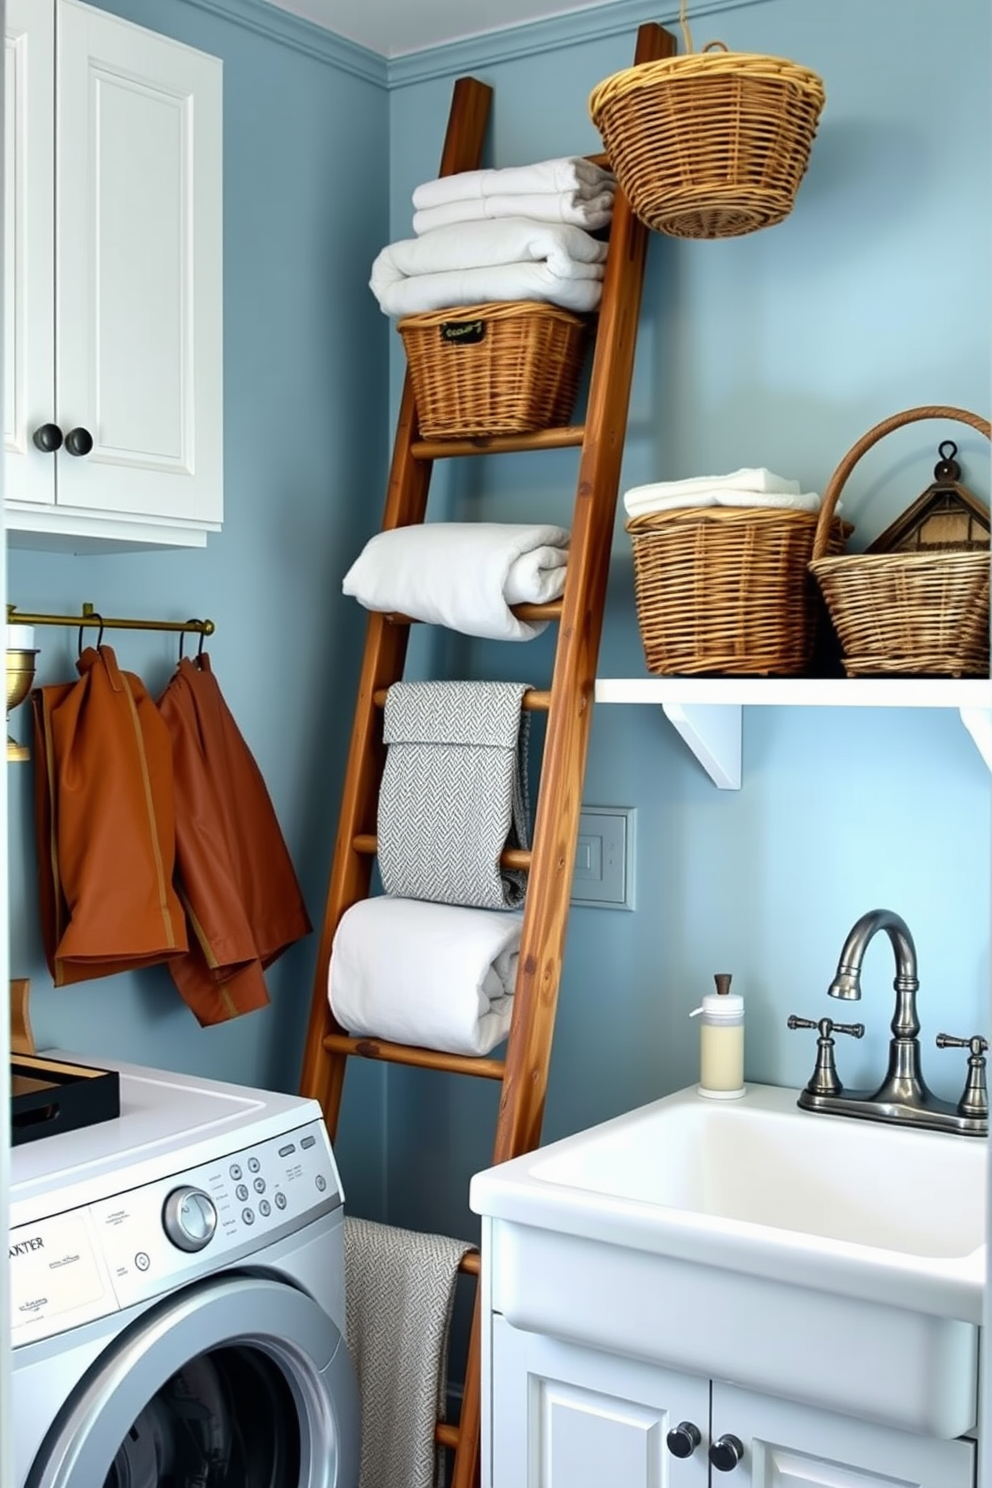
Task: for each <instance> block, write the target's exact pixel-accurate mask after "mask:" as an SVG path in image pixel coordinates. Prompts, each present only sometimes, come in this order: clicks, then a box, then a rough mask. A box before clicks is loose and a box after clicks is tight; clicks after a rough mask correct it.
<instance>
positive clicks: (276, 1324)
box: [26, 1276, 361, 1488]
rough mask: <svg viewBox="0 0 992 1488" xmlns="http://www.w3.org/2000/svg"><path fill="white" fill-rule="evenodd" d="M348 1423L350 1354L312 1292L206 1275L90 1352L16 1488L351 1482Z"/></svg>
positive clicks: (355, 1410)
mask: <svg viewBox="0 0 992 1488" xmlns="http://www.w3.org/2000/svg"><path fill="white" fill-rule="evenodd" d="M360 1429H361V1423H360V1411H359V1402H358V1387H357V1384H356V1382H355V1373H354V1370H353V1368H352V1365H351V1360H350V1358H349V1357H348V1350H347V1348H346V1347H345V1344H344V1341H343V1340H342V1338H341V1334H340V1332H339V1331H338V1329H337V1327H336V1326H335V1324H334V1323H333V1322H332V1321H331V1319H330V1318H329V1317H328V1316H327V1315H326V1313H324V1312H323V1310H322V1309H321V1308H320V1307H318V1305H317V1304H316V1303H315V1302H314V1301H313V1300H312V1298H310V1297H308V1296H307V1295H306V1294H305V1293H303V1292H300V1291H297V1290H296V1289H295V1288H293V1287H291V1286H288V1285H286V1284H285V1283H282V1282H276V1281H270V1280H267V1279H258V1278H252V1277H230V1276H229V1277H216V1278H213V1279H212V1280H210V1281H205V1282H202V1283H199V1284H197V1285H196V1286H191V1287H189V1288H187V1289H186V1290H185V1291H183V1292H178V1293H176V1294H175V1295H174V1296H172V1297H170V1298H168V1299H167V1300H166V1301H163V1302H162V1303H160V1304H159V1305H158V1306H157V1307H153V1308H150V1309H149V1310H148V1311H147V1312H145V1313H143V1314H142V1315H141V1317H140V1318H139V1319H138V1320H137V1321H136V1322H135V1323H134V1324H132V1326H131V1327H130V1328H128V1329H126V1330H125V1331H124V1332H123V1333H121V1334H120V1336H119V1337H118V1338H117V1339H116V1340H115V1342H114V1344H113V1345H112V1346H111V1347H110V1348H109V1349H107V1350H106V1352H105V1353H104V1354H102V1355H101V1356H100V1358H99V1359H98V1360H97V1362H96V1364H95V1365H94V1366H93V1368H92V1369H91V1370H90V1372H89V1373H88V1374H87V1375H86V1376H85V1377H84V1378H83V1379H82V1380H81V1381H80V1384H79V1386H78V1387H77V1389H76V1390H75V1391H74V1392H73V1394H72V1395H71V1396H70V1398H69V1399H68V1400H67V1402H66V1404H65V1406H64V1407H63V1408H62V1410H61V1411H60V1412H59V1415H58V1416H57V1418H56V1420H55V1422H54V1424H53V1426H52V1428H51V1430H50V1431H49V1433H48V1436H47V1437H46V1439H45V1441H44V1443H43V1445H42V1448H41V1451H40V1452H39V1454H38V1457H37V1459H36V1461H35V1463H34V1465H33V1467H32V1469H31V1472H30V1474H29V1475H28V1480H27V1484H26V1488H101V1485H102V1488H356V1485H357V1483H358V1470H359V1460H360V1450H361V1441H360Z"/></svg>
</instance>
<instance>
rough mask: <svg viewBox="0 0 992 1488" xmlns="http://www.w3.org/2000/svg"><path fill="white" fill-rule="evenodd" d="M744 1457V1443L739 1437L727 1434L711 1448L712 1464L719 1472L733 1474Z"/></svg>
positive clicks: (719, 1438) (718, 1439)
mask: <svg viewBox="0 0 992 1488" xmlns="http://www.w3.org/2000/svg"><path fill="white" fill-rule="evenodd" d="M743 1456H744V1443H743V1442H742V1441H741V1439H740V1437H739V1436H731V1434H730V1432H729V1431H728V1432H726V1433H725V1434H724V1435H723V1436H721V1437H718V1438H717V1440H716V1441H715V1442H714V1443H713V1444H712V1446H711V1447H710V1462H711V1463H712V1464H713V1466H714V1467H715V1468H716V1470H717V1472H733V1470H734V1468H735V1467H736V1466H737V1464H738V1463H739V1462H740V1461H741V1459H742V1458H743Z"/></svg>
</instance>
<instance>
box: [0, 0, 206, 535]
mask: <svg viewBox="0 0 992 1488" xmlns="http://www.w3.org/2000/svg"><path fill="white" fill-rule="evenodd" d="M5 57H6V64H5V67H6V70H5V78H6V84H5V109H6V112H5V121H6V122H5V183H4V184H5V193H4V196H5V199H4V241H5V255H4V257H5V264H4V267H5V275H4V281H5V283H4V292H5V324H4V350H5V366H6V369H7V375H6V378H5V386H4V395H5V418H4V434H5V444H4V447H5V465H4V471H5V494H4V506H5V513H6V525H7V531H8V542H9V543H10V544H11V545H12V546H21V547H38V548H56V549H63V550H68V551H86V550H92V549H97V550H106V551H113V549H114V548H115V547H120V546H122V545H123V546H126V547H154V546H160V545H166V546H185V547H189V546H203V545H204V544H205V542H206V535H207V533H208V532H214V531H217V530H218V529H219V528H220V525H221V520H222V516H223V372H222V369H223V323H222V322H223V314H222V272H223V270H222V210H223V205H222V203H223V194H222V180H221V172H222V130H223V122H222V113H221V91H222V64H221V62H220V61H219V60H218V59H217V58H215V57H210V56H207V55H206V54H205V53H203V52H199V51H197V50H195V49H194V48H191V47H188V46H183V45H180V44H179V43H177V42H175V41H172V40H171V39H169V38H168V37H165V36H161V35H158V34H157V33H155V32H152V31H148V30H146V29H145V28H143V27H140V26H136V25H133V24H131V23H130V22H127V21H124V20H121V19H119V18H118V17H116V16H112V15H109V14H108V13H107V12H105V11H101V10H98V9H96V8H95V7H92V6H88V5H83V4H80V3H78V0H7V6H6V47H5ZM42 429H44V430H46V431H47V433H46V434H45V435H39V431H40V430H42ZM70 434H72V435H73V436H74V437H72V438H70V437H68V436H70ZM36 436H37V437H41V438H43V439H44V440H46V441H47V442H48V444H49V445H54V447H53V448H51V449H42V448H39V447H38V444H37V442H36ZM88 443H89V447H88V448H87V444H88Z"/></svg>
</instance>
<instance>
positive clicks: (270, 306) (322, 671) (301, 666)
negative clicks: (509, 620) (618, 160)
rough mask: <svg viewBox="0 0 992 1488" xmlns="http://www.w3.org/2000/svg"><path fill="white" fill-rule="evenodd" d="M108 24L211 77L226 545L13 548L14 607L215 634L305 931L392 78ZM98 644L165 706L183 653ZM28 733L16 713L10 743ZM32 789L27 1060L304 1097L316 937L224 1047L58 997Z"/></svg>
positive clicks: (226, 1033)
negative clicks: (125, 1063)
mask: <svg viewBox="0 0 992 1488" xmlns="http://www.w3.org/2000/svg"><path fill="white" fill-rule="evenodd" d="M106 8H107V9H113V10H114V11H116V12H118V13H120V14H121V15H123V16H125V17H126V18H128V19H131V20H135V21H138V22H140V23H141V24H143V25H146V26H149V27H151V28H153V29H155V30H159V31H162V32H165V33H167V34H170V35H173V36H175V37H177V38H178V39H179V40H181V41H184V42H187V43H189V44H191V45H193V46H196V47H200V48H202V49H203V50H204V51H206V52H209V53H212V54H214V55H216V56H219V57H221V58H222V59H223V62H224V352H225V356H224V366H225V386H224V419H225V500H226V514H225V521H224V528H223V532H222V533H220V534H219V535H216V536H212V537H211V538H210V539H209V542H208V545H207V548H206V549H205V550H202V551H194V552H181V551H180V552H164V553H139V554H127V555H125V554H114V555H111V556H102V555H101V556H84V557H73V556H52V555H49V554H38V553H26V552H21V551H13V550H12V551H11V552H10V554H9V558H8V575H9V589H8V598H9V599H10V600H12V601H14V602H16V603H17V605H18V606H19V607H20V608H22V609H24V610H36V611H37V610H41V611H52V612H55V613H78V611H79V607H80V605H81V604H82V602H83V601H85V600H90V601H92V602H93V603H94V604H95V605H96V607H97V608H98V609H100V610H102V611H103V612H104V613H105V614H108V615H120V616H130V615H133V616H147V617H150V618H163V619H169V618H171V619H184V618H186V617H187V616H189V615H208V616H210V617H211V618H212V619H213V620H214V621H215V623H216V626H217V630H216V634H215V635H214V636H213V638H212V639H211V641H210V643H209V651H210V654H211V657H212V659H213V663H214V668H215V671H216V674H217V677H218V680H219V682H220V685H221V687H222V689H223V691H224V694H225V697H226V698H227V701H228V703H229V705H230V708H231V710H232V712H233V714H234V716H235V718H236V719H237V721H238V723H239V725H240V727H241V729H242V732H243V733H244V735H245V738H246V739H247V741H248V744H249V747H250V748H251V750H252V751H253V753H254V754H255V757H256V759H257V760H258V763H259V766H260V768H261V770H262V772H263V774H264V776H265V779H266V781H267V783H268V786H269V790H270V792H271V795H272V798H273V801H274V804H275V807H276V810H277V812H278V815H279V818H280V821H281V824H282V827H283V831H284V834H285V836H286V838H287V841H288V843H289V845H290V849H291V852H292V855H293V859H294V862H295V864H296V866H297V870H298V872H299V874H300V878H301V881H302V884H303V886H304V891H305V895H306V899H307V903H308V906H309V909H310V914H311V918H312V920H313V921H314V924H315V925H317V924H319V921H320V917H321V915H322V910H323V897H324V889H325V884H326V874H327V865H328V861H329V857H330V851H331V846H332V843H333V837H334V830H335V823H336V814H337V802H338V795H339V789H340V781H341V774H342V769H343V761H344V751H345V746H346V741H347V732H348V726H349V724H348V720H349V712H350V706H351V699H352V697H353V695H354V690H355V684H356V679H357V672H358V663H359V659H360V650H361V635H362V625H361V619H360V616H359V614H358V613H356V609H357V607H353V606H350V605H345V604H343V603H341V601H340V599H339V598H338V596H339V594H340V582H341V577H342V574H343V573H344V571H345V569H346V567H347V565H348V563H350V561H351V559H352V557H353V556H354V553H355V551H356V550H357V549H358V548H359V547H360V546H361V543H362V542H363V541H364V540H365V538H366V537H367V536H368V534H369V532H370V531H371V530H372V529H373V528H374V527H375V526H376V525H377V523H378V520H379V514H380V512H381V507H382V491H383V486H384V481H385V470H386V465H385V450H386V448H387V444H388V428H387V419H388V410H387V407H386V388H387V380H386V359H387V354H386V345H387V334H388V328H387V326H386V323H385V322H384V320H383V317H382V315H381V314H380V312H379V309H378V306H377V305H376V303H375V300H374V298H373V296H372V294H371V292H370V291H369V290H367V289H366V287H365V286H366V284H367V280H368V271H369V266H370V264H371V262H372V259H373V257H374V256H375V253H376V252H378V250H379V248H380V247H381V245H382V242H383V240H384V238H385V236H386V232H387V215H386V213H387V181H388V174H389V154H388V152H389V141H388V94H387V91H386V87H385V65H384V63H383V62H382V61H381V59H379V58H376V57H373V56H371V55H370V54H367V53H359V52H358V51H357V50H356V49H353V48H349V47H347V46H345V45H344V44H337V43H336V42H334V41H333V39H331V38H328V37H327V36H326V35H325V34H324V33H322V32H320V31H318V30H316V29H315V28H313V27H308V26H305V25H303V24H301V23H296V22H295V21H293V20H292V19H291V18H289V17H287V16H285V14H284V13H283V12H280V11H276V10H274V9H272V8H271V7H268V6H263V5H258V4H256V3H255V0H238V3H237V4H236V5H235V4H228V3H226V0H206V3H205V4H204V5H199V4H186V3H177V0H114V3H111V4H108V6H107V7H106ZM235 17H238V18H240V19H242V20H243V21H244V24H237V23H236V21H235V19H234V18H235ZM38 638H39V643H40V645H41V647H42V651H41V656H40V657H39V662H40V670H39V680H40V681H42V682H49V681H55V680H61V679H63V678H67V677H70V676H72V675H73V664H74V661H75V656H76V632H75V631H74V630H72V631H70V630H61V629H45V630H43V631H40V632H39V637H38ZM106 639H107V640H108V641H109V643H110V644H112V645H113V646H114V648H115V649H116V651H117V654H118V657H119V658H120V660H121V661H122V663H124V664H126V665H128V666H129V667H131V668H132V669H133V670H135V671H137V672H138V673H139V674H140V675H141V676H142V677H143V678H144V679H145V681H146V683H147V685H148V686H149V688H150V689H151V690H152V691H153V692H155V693H156V694H157V692H158V691H160V690H161V688H162V687H163V686H164V684H165V682H166V681H167V680H168V677H169V675H170V672H171V669H172V667H173V665H174V664H175V658H176V654H177V645H176V640H175V638H173V637H169V636H156V635H149V634H138V633H132V632H126V631H122V632H109V633H108V635H107V637H106ZM28 722H29V720H28V717H27V710H26V709H25V710H22V714H21V715H20V716H19V717H18V719H17V720H16V721H15V729H16V730H19V731H23V730H25V729H26V727H27V725H28ZM30 776H31V771H30V770H29V769H27V768H12V769H11V770H10V772H9V781H10V792H11V799H10V846H11V853H10V857H11V885H12V887H11V970H12V974H13V975H17V976H30V977H31V980H32V1009H33V1015H34V1024H35V1032H36V1035H37V1037H38V1040H39V1042H40V1043H42V1044H48V1045H51V1044H58V1045H61V1046H62V1047H64V1048H70V1049H75V1050H79V1051H80V1052H84V1053H91V1054H94V1055H101V1054H103V1055H114V1056H117V1057H119V1058H125V1059H130V1060H134V1061H137V1062H139V1063H145V1064H151V1065H157V1066H162V1067H164V1068H175V1069H181V1070H188V1071H192V1072H200V1073H204V1074H209V1075H214V1076H217V1077H219V1078H223V1079H232V1080H238V1081H242V1082H244V1083H247V1084H260V1085H271V1086H274V1087H276V1088H283V1089H289V1090H292V1089H295V1088H296V1085H297V1081H298V1078H299V1060H300V1051H301V1048H302V1037H303V1029H304V1025H305V1021H306V1015H307V1011H308V1008H309V1001H310V990H311V981H312V977H313V969H314V962H315V958H316V935H313V936H310V937H309V938H308V939H307V940H305V941H303V942H301V943H300V944H299V945H298V946H296V947H294V948H293V949H292V950H291V951H289V952H288V953H287V954H286V955H285V956H284V957H283V958H282V959H280V960H279V961H278V962H276V964H275V965H274V966H273V967H272V969H271V971H270V972H269V974H268V976H267V980H268V983H269V989H270V992H271V995H272V1006H271V1007H270V1008H268V1009H266V1010H264V1011H262V1012H258V1013H254V1014H252V1015H251V1016H249V1017H244V1018H240V1019H237V1020H235V1021H234V1022H232V1023H229V1024H225V1025H222V1026H219V1027H216V1028H210V1029H200V1028H199V1027H198V1025H197V1024H196V1022H195V1020H194V1019H193V1017H192V1015H191V1014H190V1013H189V1012H188V1011H187V1009H186V1008H185V1006H184V1004H183V1003H182V1002H181V1001H180V999H179V997H178V995H177V993H176V992H175V989H174V988H173V985H172V982H171V979H170V978H169V976H168V974H167V973H166V972H165V971H164V970H162V969H161V968H155V969H153V970H151V971H148V972H144V973H141V974H134V975H126V976H117V977H112V978H109V979H106V980H103V981H98V982H93V983H90V984H86V985H80V986H75V987H70V988H67V989H63V990H59V991H55V990H53V989H52V987H51V981H50V978H49V976H48V973H47V970H46V968H45V965H44V961H43V958H42V955H41V948H40V938H39V932H38V925H37V911H36V890H35V862H34V847H33V831H32V825H31V803H30ZM370 1073H371V1075H372V1077H373V1078H372V1080H371V1081H368V1080H367V1081H366V1083H367V1084H369V1085H370V1094H369V1098H368V1102H367V1109H366V1110H364V1111H363V1119H362V1120H361V1121H356V1122H354V1123H349V1131H350V1132H351V1133H352V1134H353V1136H354V1139H355V1141H356V1144H357V1146H358V1148H359V1151H361V1152H365V1151H366V1150H367V1149H366V1146H365V1144H366V1143H367V1142H373V1155H372V1158H371V1159H370V1161H369V1162H368V1163H367V1164H366V1163H361V1164H360V1163H357V1162H356V1163H355V1164H353V1167H354V1169H355V1170H356V1171H358V1172H361V1173H364V1172H366V1171H367V1172H368V1173H369V1175H370V1179H369V1182H370V1196H369V1198H368V1200H367V1202H370V1203H371V1202H374V1201H375V1193H376V1190H375V1186H374V1183H373V1181H372V1175H373V1174H375V1173H377V1172H378V1170H379V1148H378V1144H377V1143H375V1142H374V1137H375V1136H377V1135H378V1132H379V1128H378V1125H377V1112H378V1110H379V1105H380V1099H379V1091H378V1087H379V1085H380V1083H381V1082H380V1080H379V1076H378V1071H372V1072H370ZM355 1084H356V1087H358V1088H360V1085H361V1073H360V1077H359V1080H358V1081H356V1082H355ZM352 1192H353V1193H354V1195H355V1197H356V1198H360V1197H361V1188H360V1187H358V1188H356V1187H355V1186H354V1185H352Z"/></svg>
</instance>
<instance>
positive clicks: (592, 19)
mask: <svg viewBox="0 0 992 1488" xmlns="http://www.w3.org/2000/svg"><path fill="white" fill-rule="evenodd" d="M764 4H767V0H694V4H693V7H692V24H693V26H694V27H696V26H697V23H698V21H699V20H700V18H701V17H702V16H708V15H720V14H722V13H723V12H725V11H728V10H746V9H748V8H749V7H750V6H753V5H764ZM645 21H658V22H660V24H661V25H663V26H668V27H672V26H674V27H676V28H677V27H678V24H679V6H678V5H677V4H672V3H670V0H669V3H668V4H663V5H662V6H661V7H660V8H659V6H658V3H657V0H607V3H605V4H602V5H595V6H593V7H591V8H590V9H589V10H582V11H572V12H571V13H570V14H568V15H562V16H554V17H552V18H551V19H549V20H546V21H528V22H526V23H523V24H521V25H517V26H507V27H506V29H505V30H501V31H487V32H485V33H483V34H482V35H479V36H473V37H468V38H466V39H465V40H463V41H453V42H448V43H446V44H445V45H444V46H438V47H430V48H427V49H425V50H424V51H422V52H408V53H406V54H405V55H404V56H402V57H391V58H389V60H388V61H387V63H386V67H387V75H388V86H389V87H390V89H392V88H402V87H406V86H409V85H411V84H414V83H422V82H427V81H429V80H430V79H432V78H441V77H450V76H458V75H460V74H462V73H464V72H465V71H466V70H471V69H472V68H479V67H494V66H496V65H497V64H499V63H501V62H513V61H516V60H517V59H518V58H519V57H525V56H527V57H532V56H535V55H538V54H540V53H541V52H551V51H560V50H561V49H562V48H563V47H568V46H581V45H583V44H584V43H586V42H591V41H600V40H601V39H602V38H604V37H607V36H616V35H618V34H620V33H626V32H629V31H632V30H636V28H637V27H638V26H640V25H641V24H642V23H643V22H645Z"/></svg>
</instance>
